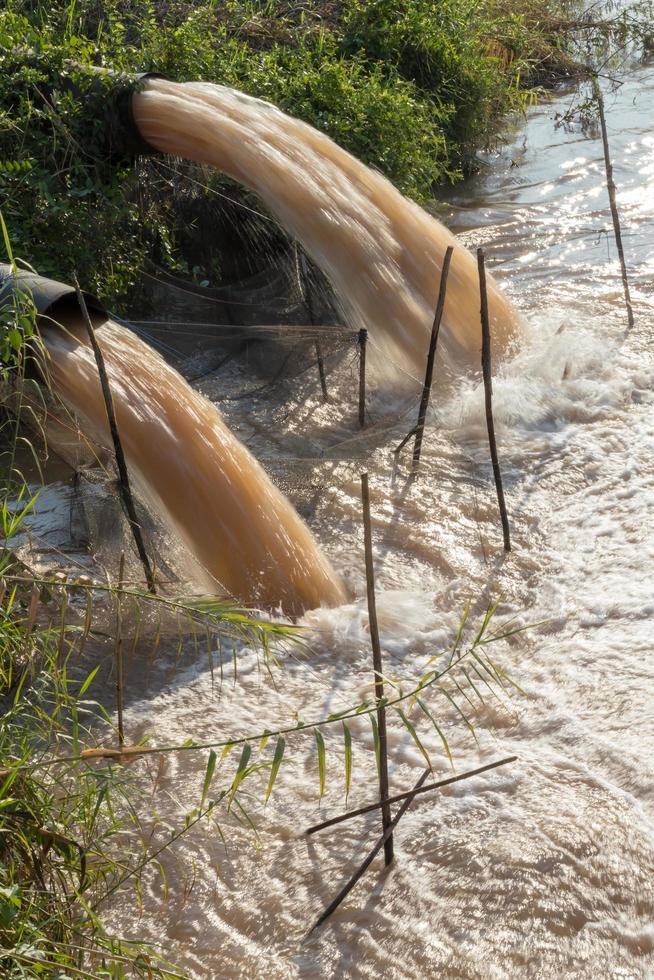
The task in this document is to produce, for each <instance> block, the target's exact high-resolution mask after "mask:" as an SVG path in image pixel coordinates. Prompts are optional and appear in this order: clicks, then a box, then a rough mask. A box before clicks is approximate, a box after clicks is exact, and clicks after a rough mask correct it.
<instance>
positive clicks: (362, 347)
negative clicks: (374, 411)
mask: <svg viewBox="0 0 654 980" xmlns="http://www.w3.org/2000/svg"><path fill="white" fill-rule="evenodd" d="M358 343H359V425H360V426H361V428H362V429H363V427H364V426H365V424H366V346H367V344H368V331H367V330H366V329H365V327H363V328H362V329H361V330H359V340H358Z"/></svg>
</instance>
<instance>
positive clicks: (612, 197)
mask: <svg viewBox="0 0 654 980" xmlns="http://www.w3.org/2000/svg"><path fill="white" fill-rule="evenodd" d="M593 94H594V96H595V101H596V102H597V109H598V112H599V119H600V127H601V130H602V144H603V146H604V167H605V169H606V187H607V190H608V192H609V205H610V207H611V217H612V219H613V231H614V233H615V244H616V247H617V249H618V257H619V259H620V272H621V274H622V288H623V290H624V301H625V306H626V307H627V323H628V324H629V329H630V330H631V328H632V327H633V325H634V311H633V307H632V305H631V292H630V290H629V279H628V276H627V263H626V262H625V257H624V248H623V246H622V229H621V227H620V212H619V211H618V203H617V200H616V193H615V192H616V186H615V181H614V180H613V164H612V163H611V151H610V149H609V136H608V132H607V129H606V117H605V115H604V97H603V95H602V90H601V88H600V86H599V82H598V81H597V78H594V79H593Z"/></svg>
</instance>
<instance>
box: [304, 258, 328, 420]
mask: <svg viewBox="0 0 654 980" xmlns="http://www.w3.org/2000/svg"><path fill="white" fill-rule="evenodd" d="M296 249H297V246H296ZM299 258H300V278H301V281H302V292H303V294H304V301H305V304H306V307H307V313H308V314H309V322H310V323H311V326H314V325H315V322H316V318H315V314H314V309H313V300H312V297H311V282H310V280H309V269H308V267H307V260H306V257H305V255H304V252H300V253H299ZM315 347H316V360H317V361H318V374H319V375H320V387H321V388H322V397H323V399H324V401H327V399H328V397H329V396H328V394H327V376H326V374H325V361H324V358H323V356H322V347H321V345H320V337H316V340H315Z"/></svg>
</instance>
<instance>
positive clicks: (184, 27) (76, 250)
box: [0, 0, 567, 301]
mask: <svg viewBox="0 0 654 980" xmlns="http://www.w3.org/2000/svg"><path fill="white" fill-rule="evenodd" d="M561 3H562V0H537V2H536V0H531V3H530V4H528V5H527V6H526V7H525V5H524V4H522V3H518V2H517V0H411V2H408V0H308V2H307V3H305V4H300V5H296V4H290V3H286V2H285V0H268V2H254V0H228V2H226V3H220V4H217V3H215V2H214V0H203V2H200V3H188V2H182V0H170V2H167V3H162V2H158V0H141V2H137V3H132V2H129V3H128V2H127V0H52V2H50V0H49V2H47V3H46V2H44V0H29V2H28V0H8V2H7V3H6V4H5V5H4V9H3V10H2V12H0V52H1V54H0V58H1V65H2V75H1V78H0V193H1V194H2V197H3V211H4V214H5V218H6V220H7V223H8V225H9V228H10V233H11V236H12V241H13V242H14V246H15V249H16V251H17V253H18V254H20V255H22V256H23V257H25V258H26V259H27V260H28V261H30V262H31V263H32V264H33V265H34V266H35V267H36V268H38V269H39V271H40V272H42V273H43V274H45V275H51V276H58V277H62V278H67V277H69V276H70V273H71V271H73V270H76V271H77V273H78V274H79V276H80V278H81V279H82V280H83V281H84V283H85V284H87V285H89V286H90V287H93V288H95V289H96V290H97V291H98V292H99V293H100V294H102V295H103V296H104V297H105V298H106V299H109V300H111V301H115V300H116V299H117V298H118V297H120V296H123V295H125V294H126V293H127V292H128V291H129V289H130V287H131V286H132V285H133V284H134V282H135V281H136V280H137V278H138V275H139V272H140V270H141V269H142V267H143V263H144V262H145V261H146V256H155V257H156V258H157V259H158V260H160V261H161V262H163V263H165V264H167V265H168V266H169V267H173V268H176V269H178V270H179V271H182V272H188V271H190V269H191V267H192V266H193V265H194V263H196V262H197V261H199V260H202V259H204V261H205V263H206V265H207V266H209V268H200V269H199V270H198V274H199V275H201V276H206V275H208V276H210V277H211V278H213V279H214V280H215V278H216V277H218V276H219V275H220V268H219V253H220V248H218V249H216V250H215V254H214V253H210V254H209V255H208V257H207V256H202V255H201V256H200V257H199V259H198V256H197V255H194V254H193V247H192V242H191V241H190V240H189V239H190V238H191V237H192V236H189V235H188V234H185V232H184V230H183V229H184V226H185V224H188V223H189V221H188V219H189V215H190V216H191V218H192V216H193V213H194V212H193V209H192V207H190V205H189V200H188V199H189V198H190V197H192V194H189V193H188V187H187V188H186V193H184V190H183V189H182V190H180V189H179V188H178V189H177V190H178V193H177V194H171V179H170V175H167V176H166V174H165V173H162V172H161V171H160V170H158V169H157V167H156V165H151V164H144V163H143V162H141V163H140V164H137V165H134V164H132V163H127V162H124V161H123V162H122V164H117V162H116V161H113V162H112V163H111V164H109V163H108V162H107V160H106V154H105V152H104V145H103V132H104V110H105V106H106V101H105V100H104V99H102V98H100V99H98V98H97V96H96V97H95V99H94V98H93V97H91V96H90V95H89V93H90V90H91V87H92V83H91V81H90V79H89V75H88V73H85V72H83V71H80V70H78V69H77V68H76V67H75V65H80V64H81V65H100V66H104V67H108V68H112V69H116V70H120V71H125V72H133V71H140V70H157V71H160V72H163V73H166V74H168V75H170V76H171V77H172V78H174V79H177V80H188V79H198V78H200V79H205V80H209V81H213V82H219V83H223V84H227V85H232V86H236V87H238V88H241V89H243V90H245V91H247V92H251V93H253V94H256V95H259V96H262V97H263V98H266V99H269V100H271V101H272V102H274V103H275V104H277V105H279V106H281V107H282V108H284V109H285V110H287V111H288V112H290V113H293V114H295V115H297V116H299V117H301V118H302V119H305V120H307V121H308V122H310V123H312V124H313V125H314V126H316V127H318V128H319V129H322V130H324V131H325V132H327V133H328V134H329V135H330V136H332V137H333V138H334V139H336V140H337V141H338V142H339V143H341V144H342V145H343V146H345V147H347V148H348V149H349V150H351V151H352V152H353V153H355V154H356V155H357V156H358V157H360V158H361V159H362V160H364V161H365V162H366V163H369V164H370V165H372V166H374V167H376V168H378V169H380V170H381V171H382V172H383V173H385V174H387V175H388V176H389V177H390V178H391V180H393V181H394V182H395V183H396V184H397V186H398V187H400V189H401V190H402V191H403V192H405V193H406V194H408V195H410V196H411V197H413V198H415V199H416V200H419V201H424V200H425V199H427V198H428V197H429V195H430V193H431V191H432V189H433V187H434V186H435V185H436V184H438V183H440V182H443V181H455V180H457V179H459V178H460V177H461V176H462V175H463V174H464V173H465V172H467V171H468V170H469V169H470V168H471V167H473V166H474V161H475V152H476V151H477V150H478V149H479V148H480V147H487V146H489V145H491V144H492V143H493V141H494V139H495V138H496V133H497V128H498V122H499V120H501V119H502V118H503V117H504V116H505V114H506V113H507V112H509V111H510V110H512V109H515V108H521V107H524V105H525V104H526V103H527V102H528V101H529V100H530V98H531V97H532V94H533V86H534V85H535V84H537V83H538V82H539V81H540V80H542V79H543V78H550V77H553V76H557V77H559V76H560V75H561V74H562V73H565V71H566V70H567V69H566V64H565V59H564V57H563V55H562V52H561V45H560V39H559V38H558V37H557V33H556V32H557V29H559V28H560V26H561V16H562V15H561ZM557 17H558V20H557ZM212 179H213V180H215V181H217V182H219V180H220V179H219V178H212ZM172 183H174V181H173V182H172ZM215 186H222V187H223V188H224V184H222V185H219V184H215ZM173 189H174V188H173ZM230 193H232V192H231V191H230ZM196 210H197V209H196ZM216 219H217V220H216V224H217V225H219V223H220V221H219V219H220V214H216Z"/></svg>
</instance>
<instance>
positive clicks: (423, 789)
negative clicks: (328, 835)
mask: <svg viewBox="0 0 654 980" xmlns="http://www.w3.org/2000/svg"><path fill="white" fill-rule="evenodd" d="M517 758H518V757H517V755H511V756H508V757H507V758H506V759H500V760H499V761H498V762H491V763H489V764H488V765H487V766H480V767H479V769H470V770H469V771H468V772H462V773H459V775H457V776H449V777H448V778H447V779H441V780H440V781H439V782H437V783H429V784H428V785H427V786H420V787H419V788H418V789H411V790H407V792H405V793H396V795H395V796H390V797H389V798H388V799H387V800H384V801H380V802H379V803H368V805H367V806H362V807H359V809H358V810H350V811H349V812H348V813H341V814H339V816H337V817H332V818H331V819H330V820H323V822H322V823H317V824H315V825H314V826H313V827H308V828H307V830H306V831H305V833H306V834H317V833H318V831H319V830H325V829H326V828H327V827H333V826H334V824H337V823H343V821H345V820H352V819H353V818H354V817H361V816H363V814H364V813H372V811H373V810H379V808H380V807H381V806H382V805H383V803H388V804H392V803H400V802H401V801H402V800H407V799H409V798H410V799H413V797H414V796H418V795H419V794H420V793H430V792H431V791H432V790H434V789H442V788H443V787H444V786H451V784H452V783H460V782H461V781H462V780H464V779H472V777H473V776H479V775H480V774H481V773H482V772H488V771H489V770H490V769H497V768H499V766H506V765H508V763H509V762H515V761H516V759H517ZM430 772H431V770H430V769H428V770H427V773H430Z"/></svg>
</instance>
